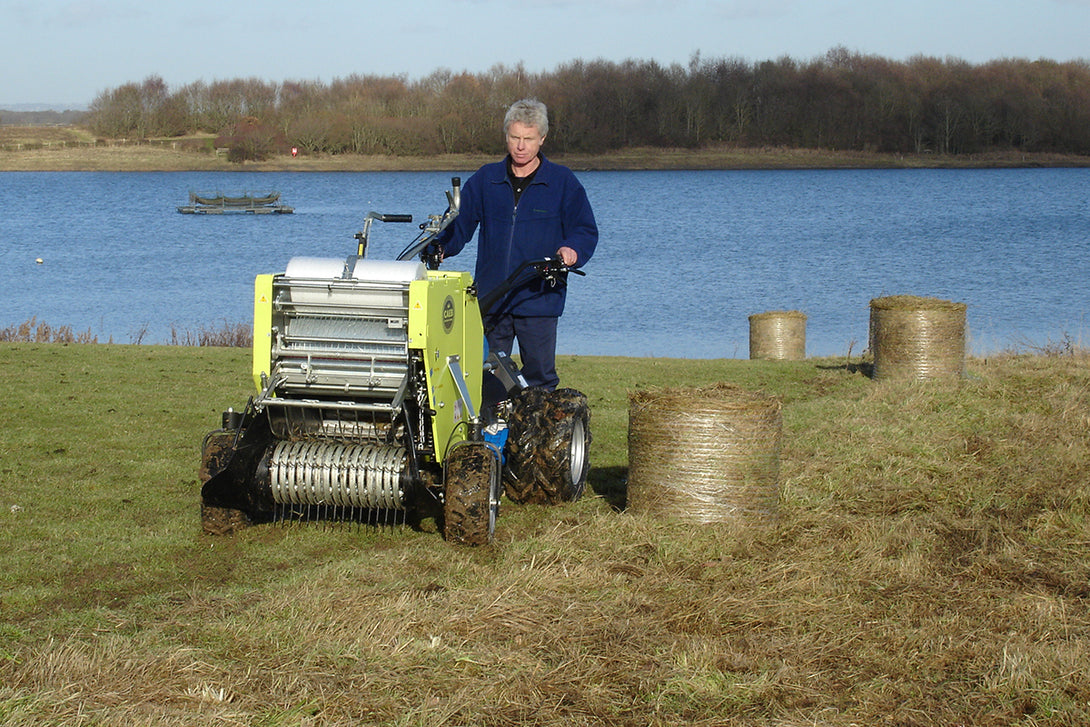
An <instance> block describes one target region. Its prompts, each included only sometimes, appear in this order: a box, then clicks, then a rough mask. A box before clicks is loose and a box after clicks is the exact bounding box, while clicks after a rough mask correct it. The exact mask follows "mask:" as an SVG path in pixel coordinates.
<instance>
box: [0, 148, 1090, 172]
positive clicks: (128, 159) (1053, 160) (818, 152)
mask: <svg viewBox="0 0 1090 727" xmlns="http://www.w3.org/2000/svg"><path fill="white" fill-rule="evenodd" d="M546 154H547V155H548V156H549V158H550V159H552V160H553V161H555V162H558V163H560V164H564V165H565V166H568V167H571V168H572V169H574V170H576V171H685V170H691V171H707V170H777V169H778V170H792V169H795V170H797V169H1009V168H1039V167H1048V168H1064V167H1071V168H1085V167H1090V156H1081V155H1076V154H1026V153H1022V152H1018V151H1008V152H991V153H987V154H964V155H936V154H926V153H924V154H886V153H877V152H855V151H829V150H823V149H795V148H786V147H774V148H773V147H766V148H739V147H734V146H728V145H719V146H711V147H704V148H700V149H666V148H663V149H659V148H635V149H623V150H618V151H614V152H609V153H605V154H595V155H589V154H555V155H553V154H549V151H548V149H546ZM498 157H499V153H497V154H494V155H486V154H443V155H436V156H420V157H416V156H387V155H355V154H342V155H300V156H298V157H292V156H290V155H281V156H276V157H273V158H271V159H268V160H265V161H260V162H245V163H241V164H239V163H235V162H229V161H227V158H226V155H225V154H215V153H210V152H195V151H188V150H184V151H183V150H179V149H174V148H171V146H170V145H169V144H166V143H127V144H106V145H80V146H71V145H56V146H43V147H38V148H31V149H15V150H12V149H10V148H9V149H3V150H0V172H60V171H82V172H88V171H94V172H106V171H117V172H193V171H216V172H241V171H244V172H393V171H419V172H444V171H448V172H466V171H472V170H475V169H477V168H478V167H480V166H481V164H484V163H486V162H489V161H494V160H495V159H497V158H498Z"/></svg>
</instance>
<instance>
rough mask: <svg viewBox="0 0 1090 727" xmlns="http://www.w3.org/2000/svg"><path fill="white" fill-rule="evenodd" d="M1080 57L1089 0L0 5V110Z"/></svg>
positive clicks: (1085, 46) (38, 0)
mask: <svg viewBox="0 0 1090 727" xmlns="http://www.w3.org/2000/svg"><path fill="white" fill-rule="evenodd" d="M836 47H844V48H846V49H848V50H849V51H854V52H859V53H863V54H867V55H877V56H882V57H885V58H889V59H892V60H907V59H908V58H911V57H912V56H915V55H926V56H936V57H942V58H945V57H955V58H960V59H962V60H965V61H968V62H970V63H984V62H987V61H990V60H996V59H1000V58H1029V59H1032V60H1036V59H1039V58H1047V59H1051V60H1056V61H1069V60H1077V59H1083V60H1088V59H1090V0H907V1H906V0H900V1H898V2H892V1H889V0H816V1H815V0H536V2H512V0H377V1H376V0H328V1H323V0H311V1H310V2H306V1H304V0H291V1H289V0H239V1H227V2H199V1H198V2H192V1H187V2H179V1H177V0H0V69H2V72H0V108H9V109H10V108H16V107H22V106H45V107H50V108H57V109H66V108H70V109H80V108H86V107H87V106H88V105H89V104H90V103H91V102H92V101H93V100H94V99H95V97H96V96H98V95H99V94H100V93H102V92H104V91H109V90H111V89H114V88H116V87H118V86H120V85H122V84H125V83H129V82H140V81H142V80H144V79H145V78H147V77H149V76H152V75H157V76H160V77H161V78H163V80H164V81H166V83H167V84H168V86H169V88H170V89H171V90H175V89H178V88H181V87H182V86H184V85H186V84H188V83H192V82H195V81H201V80H203V81H205V82H211V81H215V80H226V79H236V78H258V79H261V80H264V81H271V82H276V83H278V82H281V81H289V80H290V81H302V80H310V81H320V82H323V83H329V82H331V81H333V80H334V79H337V78H345V77H347V76H350V75H352V74H361V75H379V76H404V77H405V78H407V79H408V80H410V81H411V80H417V79H421V78H424V77H426V76H428V75H430V74H431V73H433V72H435V71H438V70H450V71H453V72H455V73H457V72H461V71H468V72H470V73H480V72H485V71H487V70H489V69H490V68H493V67H495V66H497V65H504V66H507V67H509V68H510V67H514V66H517V65H519V64H522V66H523V67H524V68H525V69H526V70H527V71H528V72H531V73H541V72H550V71H553V70H555V69H556V68H558V67H559V66H561V65H562V64H564V63H568V62H570V61H575V60H584V61H593V60H606V61H613V62H617V63H620V62H623V61H625V60H637V61H656V62H658V63H660V64H662V65H671V64H675V63H676V64H681V65H683V66H685V65H687V64H688V63H689V61H690V59H692V58H693V57H694V54H697V53H699V54H700V57H701V58H703V59H716V58H742V59H745V60H747V61H750V62H758V61H762V60H770V59H776V58H781V57H783V56H789V57H791V58H794V59H796V60H800V61H805V60H809V59H812V58H816V57H819V56H822V55H824V54H825V53H826V52H827V51H828V50H830V49H832V48H836Z"/></svg>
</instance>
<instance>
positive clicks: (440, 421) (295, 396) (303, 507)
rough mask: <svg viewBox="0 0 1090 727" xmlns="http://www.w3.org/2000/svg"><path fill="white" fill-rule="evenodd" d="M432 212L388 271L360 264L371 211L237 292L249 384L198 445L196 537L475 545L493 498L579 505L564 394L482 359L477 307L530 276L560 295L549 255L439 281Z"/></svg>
mask: <svg viewBox="0 0 1090 727" xmlns="http://www.w3.org/2000/svg"><path fill="white" fill-rule="evenodd" d="M447 202H448V204H447V210H446V211H445V212H444V213H443V214H441V215H431V216H429V217H428V220H427V222H426V223H424V224H421V225H420V228H421V233H420V235H419V236H417V238H416V239H415V240H414V241H413V242H412V243H410V245H409V246H408V247H406V248H405V250H404V251H402V253H401V254H400V255H399V256H398V257H397V259H396V260H392V261H373V260H368V259H366V257H365V255H366V249H367V242H368V235H369V233H370V230H371V223H372V222H373V221H380V222H411V221H412V218H411V216H409V215H388V214H377V213H374V212H371V213H369V214H368V215H367V217H366V218H365V220H364V229H363V230H362V231H361V232H359V233H357V234H356V236H355V238H356V240H357V241H358V242H357V245H356V249H355V254H353V255H350V256H349V257H348V258H347V259H340V258H313V257H297V258H293V259H292V260H291V261H290V262H289V263H288V265H287V268H286V270H285V272H283V273H280V274H274V275H258V276H257V278H256V282H255V286H254V337H253V338H254V342H253V379H254V385H255V387H256V394H255V395H254V396H252V397H251V398H250V400H249V401H248V402H247V404H246V406H245V408H244V410H243V411H235V410H233V409H228V410H227V411H225V412H224V413H223V419H222V427H221V428H220V429H217V430H215V431H213V432H210V433H209V434H208V435H207V436H206V437H205V439H204V444H203V447H202V461H201V467H200V479H201V482H202V487H201V520H202V525H203V528H204V530H205V532H208V533H212V534H226V533H229V532H232V531H233V530H235V529H236V528H239V527H242V526H246V525H250V524H252V523H257V522H271V521H288V520H309V519H315V520H323V521H327V520H334V521H348V522H367V523H373V524H385V523H396V524H402V523H409V524H418V523H421V522H422V521H423V520H425V519H426V518H429V517H433V518H434V519H435V522H437V523H438V524H439V525H440V528H441V531H442V533H443V536H444V537H445V538H446V539H447V540H449V541H453V542H457V543H464V544H468V545H481V544H485V543H488V542H491V540H492V538H493V535H494V532H495V525H496V517H497V515H498V513H499V506H500V499H501V495H503V494H504V493H505V492H506V495H507V497H508V499H510V500H512V501H514V502H519V503H527V502H532V503H542V504H552V503H559V502H565V501H571V500H575V499H577V498H579V497H580V496H581V495H582V493H583V490H584V488H585V486H586V478H587V472H588V469H589V459H588V454H589V446H590V441H591V433H590V411H589V409H588V407H587V400H586V397H585V396H584V395H583V394H581V393H579V392H578V391H575V390H572V389H557V390H556V391H545V390H543V389H540V388H537V387H528V386H526V382H525V380H524V379H523V378H522V376H521V374H520V373H519V371H518V370H517V368H516V367H515V366H514V364H513V362H512V361H511V360H510V359H509V358H507V357H506V356H504V355H503V354H502V353H499V352H493V353H491V354H489V353H487V350H486V349H487V344H486V343H485V337H484V329H483V325H482V309H483V310H487V308H488V306H489V305H491V304H493V303H494V302H495V301H496V300H498V299H499V298H501V297H502V295H503V294H504V293H506V292H507V291H508V290H510V289H511V288H512V287H514V286H515V285H518V284H520V283H521V282H522V281H524V280H526V279H527V277H528V276H529V275H540V276H542V277H544V278H545V279H546V280H548V281H549V282H550V283H552V284H554V285H564V284H566V282H567V275H568V273H569V272H578V271H572V270H570V269H568V268H566V267H564V266H563V264H562V263H561V262H560V261H559V260H556V259H552V258H548V259H543V260H539V261H531V262H530V263H528V264H526V265H524V266H522V267H521V268H520V269H519V270H516V271H515V272H514V273H513V274H512V276H511V277H510V278H509V279H508V281H507V282H506V283H505V284H504V285H503V286H501V287H500V288H499V289H497V290H496V291H493V292H492V293H490V294H489V296H488V298H487V299H483V300H478V297H477V291H476V289H475V287H474V284H473V280H472V276H471V275H470V274H469V273H466V272H455V271H440V270H439V269H438V267H439V261H440V260H441V259H442V255H441V253H440V252H439V251H438V250H437V248H436V245H435V239H436V237H437V236H438V234H439V233H440V232H441V231H442V230H443V229H445V228H446V227H447V225H449V224H450V223H451V222H452V221H453V219H454V217H455V216H457V214H458V204H459V183H458V180H457V178H455V179H454V180H453V182H452V189H451V191H449V192H447Z"/></svg>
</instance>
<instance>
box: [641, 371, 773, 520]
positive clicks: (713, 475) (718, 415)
mask: <svg viewBox="0 0 1090 727" xmlns="http://www.w3.org/2000/svg"><path fill="white" fill-rule="evenodd" d="M782 430H783V420H782V415H781V405H780V401H779V400H778V399H775V398H772V397H768V396H765V395H762V394H757V393H752V392H748V391H744V390H742V389H740V388H738V387H735V386H731V385H728V384H718V385H715V386H711V387H706V388H699V389H661V390H654V391H639V392H636V393H635V394H633V395H631V396H630V397H629V423H628V468H629V469H628V508H629V510H630V511H632V512H634V513H647V514H654V515H662V516H665V517H670V518H675V519H679V520H685V521H690V522H698V523H708V522H725V521H728V520H735V519H738V518H746V517H749V518H755V519H757V520H763V519H766V518H769V517H772V516H774V515H775V513H776V511H777V510H778V504H779V487H780V485H779V477H780V448H781V439H782Z"/></svg>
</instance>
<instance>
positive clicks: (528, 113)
mask: <svg viewBox="0 0 1090 727" xmlns="http://www.w3.org/2000/svg"><path fill="white" fill-rule="evenodd" d="M516 122H518V123H520V124H526V125H527V126H533V127H536V128H537V131H538V133H539V134H541V136H542V138H544V137H545V136H546V135H547V134H548V133H549V111H548V109H546V108H545V104H543V103H541V102H540V101H538V100H537V99H536V98H524V99H522V100H521V101H516V102H515V103H513V104H511V108H509V109H507V115H506V116H504V117H503V133H504V134H506V133H507V132H508V130H509V129H510V128H511V124H514V123H516Z"/></svg>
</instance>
